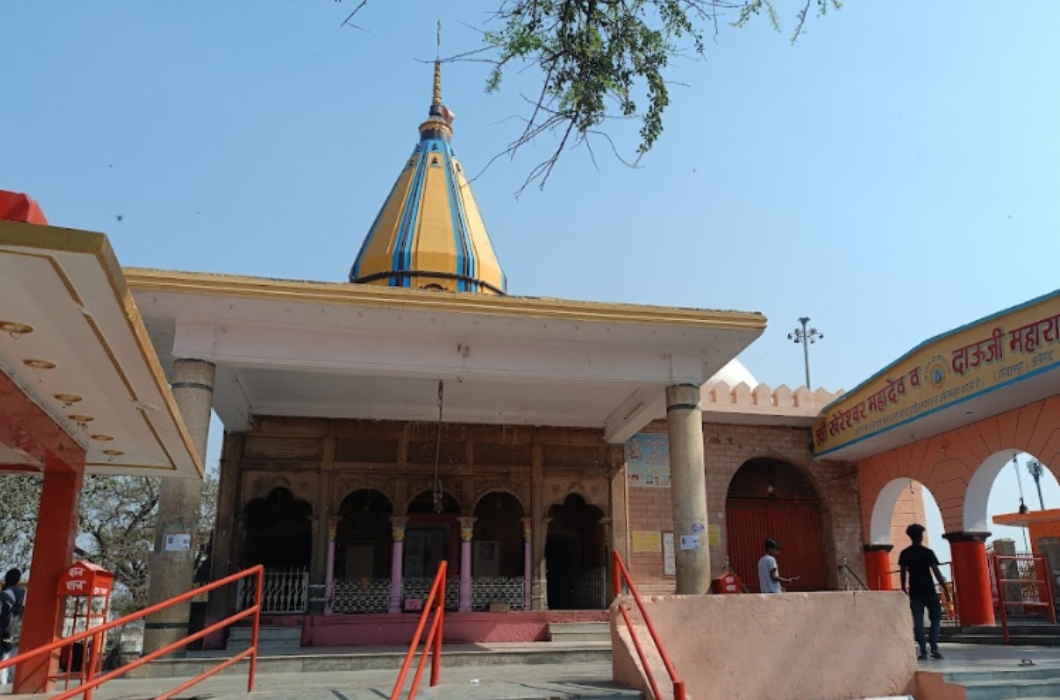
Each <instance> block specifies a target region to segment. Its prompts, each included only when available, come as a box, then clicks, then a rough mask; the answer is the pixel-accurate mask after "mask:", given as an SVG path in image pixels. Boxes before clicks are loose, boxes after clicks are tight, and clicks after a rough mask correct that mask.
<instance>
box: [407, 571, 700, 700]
mask: <svg viewBox="0 0 1060 700" xmlns="http://www.w3.org/2000/svg"><path fill="white" fill-rule="evenodd" d="M623 583H624V584H625V585H626V587H627V588H629V592H630V593H631V594H632V595H633V600H634V601H635V602H636V604H637V609H638V610H640V616H641V618H642V619H643V620H644V625H645V626H646V627H647V628H648V633H649V634H650V635H651V639H652V641H653V642H654V643H655V649H656V651H658V652H659V657H660V658H661V659H662V662H663V664H664V665H665V666H666V672H667V673H668V674H670V681H671V682H672V683H673V686H674V700H685V684H684V681H682V680H679V679H678V677H677V670H676V669H674V665H673V662H671V661H670V657H669V656H668V655H667V653H666V650H665V649H663V645H662V641H660V640H659V633H658V632H656V631H655V625H653V624H652V621H651V618H650V617H648V611H647V610H646V609H645V608H644V603H643V602H642V601H641V599H640V594H639V593H638V592H637V587H636V585H634V583H633V578H632V577H631V576H630V575H629V569H627V568H626V564H625V563H624V562H623V561H622V556H621V555H620V554H619V553H618V552H617V551H613V552H611V592H612V593H614V595H615V598H618V597H619V596H621V595H622V585H623ZM618 610H619V612H621V613H622V619H624V620H625V621H626V628H627V629H628V630H629V636H630V639H632V640H633V648H634V649H636V651H637V657H638V658H640V665H641V666H642V667H643V668H644V675H645V676H646V677H647V679H648V687H650V688H651V693H652V696H653V697H654V699H655V700H663V696H662V695H661V694H660V693H659V684H658V683H657V682H656V681H655V674H654V673H652V670H651V664H650V663H649V662H648V657H647V655H646V654H645V653H644V647H643V646H641V643H640V639H639V638H638V637H637V629H636V628H635V627H634V626H633V622H632V620H630V618H629V610H628V609H627V608H626V604H625V602H624V601H621V600H619V603H618ZM391 700H394V699H393V698H392V699H391Z"/></svg>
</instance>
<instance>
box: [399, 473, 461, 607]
mask: <svg viewBox="0 0 1060 700" xmlns="http://www.w3.org/2000/svg"><path fill="white" fill-rule="evenodd" d="M439 495H440V496H441V497H440V498H437V497H436V495H435V493H434V492H433V491H424V492H422V493H420V494H419V495H417V496H416V497H415V498H413V499H412V501H411V502H410V503H409V509H408V514H409V524H408V527H407V529H406V530H405V545H404V553H403V555H402V567H403V568H402V571H403V579H402V580H403V581H404V595H405V597H406V598H419V599H421V600H426V598H427V595H428V593H429V592H430V589H431V584H432V583H433V582H434V577H435V575H436V574H437V573H438V565H439V564H441V563H442V561H447V562H449V568H448V571H447V574H446V586H445V607H446V609H448V610H456V609H457V607H458V604H459V600H460V565H459V562H460V502H459V501H457V500H456V499H455V498H454V497H453V496H452V494H450V493H448V492H444V491H443V492H442V493H441V494H439Z"/></svg>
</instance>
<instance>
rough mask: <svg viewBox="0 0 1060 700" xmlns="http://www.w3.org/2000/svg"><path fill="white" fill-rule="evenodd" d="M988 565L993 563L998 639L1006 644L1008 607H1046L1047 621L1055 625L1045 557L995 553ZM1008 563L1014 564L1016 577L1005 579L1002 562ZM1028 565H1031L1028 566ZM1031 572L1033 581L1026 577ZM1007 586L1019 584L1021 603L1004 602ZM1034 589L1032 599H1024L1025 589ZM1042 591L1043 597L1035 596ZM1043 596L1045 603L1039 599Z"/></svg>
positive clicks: (1051, 587) (1054, 613) (1007, 641)
mask: <svg viewBox="0 0 1060 700" xmlns="http://www.w3.org/2000/svg"><path fill="white" fill-rule="evenodd" d="M991 559H992V561H991V563H992V564H993V572H994V582H995V585H996V588H997V606H998V608H999V612H1000V613H1001V638H1002V639H1003V640H1004V642H1005V644H1008V643H1009V631H1008V608H1009V607H1010V606H1019V607H1021V608H1024V609H1026V608H1045V609H1046V610H1048V612H1049V620H1050V621H1051V622H1052V624H1054V625H1055V624H1056V608H1055V607H1054V606H1053V584H1052V581H1051V580H1050V578H1051V577H1050V576H1049V569H1048V567H1047V566H1046V564H1045V557H1034V556H1005V555H1002V554H994V555H992V556H991ZM1005 561H1009V562H1013V564H1015V567H1016V571H1017V574H1018V575H1019V578H1004V573H1003V571H1002V562H1005ZM1028 562H1029V564H1030V566H1029V567H1028V566H1027V563H1028ZM1030 569H1033V576H1034V578H1033V579H1027V578H1026V577H1025V575H1026V573H1027V572H1028V570H1030ZM1039 571H1041V572H1043V573H1044V576H1043V577H1042V578H1038V572H1039ZM1006 584H1010V585H1018V586H1019V587H1020V590H1021V595H1020V600H1005V588H1006V587H1007V586H1006ZM1027 585H1030V586H1033V588H1034V591H1035V596H1034V600H1025V599H1024V598H1025V595H1024V594H1023V593H1022V591H1023V589H1024V587H1025V586H1027ZM1043 589H1044V593H1045V595H1044V596H1040V595H1038V592H1039V591H1042V590H1043ZM1042 597H1044V598H1045V600H1041V598H1042Z"/></svg>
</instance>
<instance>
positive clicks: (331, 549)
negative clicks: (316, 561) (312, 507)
mask: <svg viewBox="0 0 1060 700" xmlns="http://www.w3.org/2000/svg"><path fill="white" fill-rule="evenodd" d="M338 527H339V519H338V518H331V519H330V520H328V562H327V570H326V571H325V572H324V598H325V600H324V614H325V615H330V614H331V613H332V610H333V607H334V605H333V604H334V602H335V531H336V530H337V529H338Z"/></svg>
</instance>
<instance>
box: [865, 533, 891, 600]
mask: <svg viewBox="0 0 1060 700" xmlns="http://www.w3.org/2000/svg"><path fill="white" fill-rule="evenodd" d="M892 549H894V545H893V544H867V545H865V574H866V578H868V580H867V581H865V585H866V586H868V587H869V589H870V590H873V591H893V590H896V589H897V588H899V586H898V585H897V584H896V582H895V577H894V576H892V575H891V550H892Z"/></svg>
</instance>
